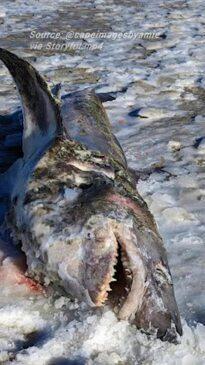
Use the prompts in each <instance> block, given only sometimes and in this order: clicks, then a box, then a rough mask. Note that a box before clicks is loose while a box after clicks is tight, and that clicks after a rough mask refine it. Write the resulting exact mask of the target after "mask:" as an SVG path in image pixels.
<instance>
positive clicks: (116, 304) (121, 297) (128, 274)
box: [107, 242, 133, 313]
mask: <svg viewBox="0 0 205 365" xmlns="http://www.w3.org/2000/svg"><path fill="white" fill-rule="evenodd" d="M132 281H133V274H132V270H131V265H130V261H129V258H128V256H127V254H126V251H125V250H124V249H123V247H122V246H121V245H120V244H119V242H118V250H117V258H116V265H115V266H114V276H113V279H112V281H111V283H110V291H109V294H108V298H107V300H108V303H109V304H111V306H112V307H113V308H114V311H115V312H116V313H119V312H120V309H121V308H122V307H123V304H124V303H125V301H126V299H127V297H128V295H129V293H130V291H131V289H132Z"/></svg>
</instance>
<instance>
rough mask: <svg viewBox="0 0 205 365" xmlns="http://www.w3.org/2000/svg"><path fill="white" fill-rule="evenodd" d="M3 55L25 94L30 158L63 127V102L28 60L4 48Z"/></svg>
mask: <svg viewBox="0 0 205 365" xmlns="http://www.w3.org/2000/svg"><path fill="white" fill-rule="evenodd" d="M0 59H1V61H2V62H3V63H4V64H5V66H6V67H7V68H8V70H9V72H10V73H11V75H12V77H13V79H14V82H15V83H16V86H17V88H18V91H19V94H20V97H21V101H22V106H23V117H24V118H23V141H22V142H23V155H24V160H27V159H29V157H31V156H33V155H35V154H37V156H38V153H39V151H43V150H46V148H47V146H48V145H49V143H50V142H51V141H52V140H53V139H55V137H56V136H57V134H58V132H59V130H60V127H61V117H60V110H59V106H58V104H57V102H56V101H55V99H54V98H53V96H52V95H51V92H50V91H49V89H48V87H47V83H46V82H45V80H44V79H43V78H42V77H41V76H40V75H39V73H38V72H37V71H36V70H35V69H34V67H33V66H31V65H30V64H29V63H28V62H27V61H25V60H23V59H21V58H19V57H18V56H16V55H15V54H13V53H11V52H9V51H7V50H5V49H2V48H0Z"/></svg>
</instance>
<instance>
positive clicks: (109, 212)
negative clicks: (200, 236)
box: [0, 49, 182, 342]
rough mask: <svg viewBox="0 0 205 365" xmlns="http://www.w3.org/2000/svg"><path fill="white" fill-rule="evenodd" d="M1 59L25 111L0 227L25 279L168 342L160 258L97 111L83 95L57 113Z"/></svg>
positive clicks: (2, 55) (40, 87) (38, 87)
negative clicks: (22, 259)
mask: <svg viewBox="0 0 205 365" xmlns="http://www.w3.org/2000/svg"><path fill="white" fill-rule="evenodd" d="M0 59H1V60H2V61H3V62H4V63H5V65H6V66H7V67H8V69H9V71H10V72H11V75H12V76H13V79H14V81H15V83H16V85H17V87H18V90H19V93H20V96H21V100H22V105H23V110H24V118H23V149H22V150H23V156H22V157H20V158H18V159H17V160H16V162H15V163H14V164H13V165H12V166H11V167H10V168H9V169H8V170H7V171H6V172H4V173H3V174H2V175H0V188H1V187H2V189H3V183H4V182H5V180H6V179H7V178H8V177H9V181H10V184H9V193H7V195H9V197H10V207H9V213H8V214H7V218H6V219H7V224H8V225H9V227H10V229H11V231H12V236H13V239H14V240H15V241H17V242H18V241H19V242H20V243H21V245H22V250H23V251H24V252H25V253H26V257H27V264H28V271H29V274H30V276H31V277H32V278H35V279H36V280H38V281H39V282H41V283H43V284H44V285H50V284H51V285H53V287H61V288H63V289H64V290H65V291H66V292H67V293H69V294H71V295H73V296H74V297H77V298H79V299H80V300H83V301H86V302H87V303H88V305H90V306H92V307H100V306H103V305H104V304H105V303H106V304H107V303H108V305H110V306H111V307H112V308H113V310H114V311H115V313H116V315H117V316H118V318H119V319H125V320H129V321H130V322H131V323H134V324H135V325H136V326H137V328H140V329H142V330H144V331H145V332H146V333H148V334H156V335H157V337H158V338H160V339H162V340H167V341H171V342H176V341H177V337H178V334H179V335H182V328H181V322H180V316H179V312H178V308H177V304H176V301H175V296H174V290H173V283H172V277H171V274H170V270H169V266H168V261H167V255H166V251H165V248H164V246H163V242H162V239H161V237H160V235H159V232H158V229H157V226H156V223H155V221H154V218H153V216H152V214H151V213H150V212H149V210H148V207H147V205H146V203H145V202H144V201H143V199H142V198H141V196H140V195H139V194H138V192H137V190H136V187H135V181H134V180H133V177H132V175H131V174H129V170H128V167H127V162H126V158H125V156H124V153H123V151H122V148H121V146H120V145H119V142H118V141H117V140H116V138H115V136H114V135H113V134H112V131H111V126H110V123H109V120H108V117H107V114H106V112H105V109H104V107H103V105H102V103H101V101H100V100H99V98H98V97H97V96H96V95H95V93H94V92H93V91H91V90H84V91H79V92H75V93H72V94H70V95H69V96H68V97H66V98H65V99H64V100H63V101H62V104H61V105H60V103H59V101H58V100H56V99H55V98H53V97H52V96H51V93H50V91H49V89H48V88H47V85H46V83H45V81H44V80H43V79H42V77H41V76H40V75H39V74H38V73H37V71H36V70H34V68H33V67H32V66H30V65H29V64H28V63H27V62H26V61H23V60H21V59H20V58H18V57H17V56H15V55H13V54H11V53H10V52H8V51H5V50H2V49H0ZM17 71H18V72H17ZM25 75H26V80H27V82H26V83H25V81H24V80H25ZM28 85H29V87H28ZM60 112H61V116H60ZM14 174H15V176H16V178H15V179H14V178H13V177H14Z"/></svg>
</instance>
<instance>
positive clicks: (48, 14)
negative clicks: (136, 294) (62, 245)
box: [0, 0, 205, 365]
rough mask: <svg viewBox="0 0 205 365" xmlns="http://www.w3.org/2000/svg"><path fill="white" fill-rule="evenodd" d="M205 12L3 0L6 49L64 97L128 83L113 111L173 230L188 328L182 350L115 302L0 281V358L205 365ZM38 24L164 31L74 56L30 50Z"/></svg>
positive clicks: (192, 6) (162, 224)
mask: <svg viewBox="0 0 205 365" xmlns="http://www.w3.org/2000/svg"><path fill="white" fill-rule="evenodd" d="M204 11H205V5H204V3H203V1H200V0H196V1H189V0H188V1H183V0H182V1H154V2H149V1H144V2H139V3H137V4H136V3H135V2H134V1H128V2H127V5H126V4H125V2H123V1H118V2H117V1H114V0H109V1H108V0H105V1H101V0H96V1H88V0H86V1H85V2H83V3H82V4H81V5H80V4H79V3H78V2H77V1H74V0H73V1H69V2H66V1H59V2H56V1H55V2H54V1H50V2H49V3H48V2H47V3H45V1H43V0H40V1H31V0H27V1H20V0H18V1H2V2H1V7H0V23H1V37H2V41H1V45H2V46H4V47H8V48H10V49H11V50H13V51H16V52H17V53H18V54H19V55H22V56H24V57H27V59H28V60H30V61H31V62H33V64H34V66H35V67H36V68H37V69H38V70H39V71H41V73H42V74H44V75H45V76H46V78H47V80H48V81H49V82H50V81H51V80H52V81H53V82H59V80H63V81H64V84H63V90H62V92H64V91H66V90H74V89H78V88H84V87H87V86H89V85H93V86H94V87H97V88H98V91H100V92H113V91H120V90H123V92H120V93H118V95H117V99H116V100H114V101H111V102H108V103H106V109H107V111H108V114H109V116H110V119H111V121H112V125H113V128H114V131H115V133H116V135H117V137H118V138H119V140H120V142H121V144H122V146H123V148H124V150H125V153H126V156H127V159H128V162H129V165H130V167H132V168H133V169H135V170H136V171H137V174H138V175H139V177H140V179H139V181H138V189H139V191H140V193H141V194H142V196H143V197H144V198H145V200H146V201H147V203H148V205H149V207H150V210H151V211H152V212H153V214H154V216H155V218H156V220H157V223H158V226H159V230H160V233H161V235H162V236H163V239H164V242H165V245H166V248H167V252H168V258H169V262H170V267H171V271H172V275H173V279H174V284H175V293H176V298H177V302H178V305H179V309H180V312H181V315H182V318H183V330H184V335H183V337H182V339H181V343H180V344H179V345H177V346H176V345H173V344H168V343H162V342H161V341H159V340H155V339H148V338H147V337H146V336H145V335H144V334H142V333H140V332H139V331H136V329H135V328H134V327H132V326H130V325H129V324H128V323H127V322H123V321H122V322H119V321H117V319H116V318H115V316H114V314H113V313H112V312H111V311H110V310H109V309H108V308H105V309H104V310H102V311H101V310H97V311H93V310H92V311H88V310H86V308H85V306H84V304H79V303H77V302H75V301H72V300H71V299H69V298H65V297H61V296H58V295H57V294H55V297H53V296H51V297H49V298H43V297H41V296H39V297H38V296H37V297H36V296H34V297H30V298H28V294H27V293H25V292H24V290H23V289H20V288H18V287H13V286H12V285H11V287H9V286H8V287H6V288H5V287H2V286H1V287H0V364H5V365H6V364H14V365H15V364H19V365H20V364H21V365H23V364H25V365H31V364H32V365H34V364H38V365H58V364H59V365H66V364H88V365H91V364H92V365H93V364H94V365H98V364H99V365H112V364H118V365H120V364H121V365H123V364H124V365H128V364H129V365H134V364H136V365H137V364H139V365H151V364H152V365H204V364H205V309H204V307H205V294H204V293H205V276H204V267H205V250H204V245H205V127H204V122H205V106H204V100H205V89H204V87H205V79H204V71H205V63H204V59H205V41H204V20H203V13H204ZM34 12H35V13H36V16H35V17H34V16H33V13H34ZM79 15H81V16H80V17H79ZM111 25H112V28H111ZM33 29H37V30H38V31H46V30H50V31H51V30H55V31H57V30H59V31H61V30H62V29H63V30H65V29H66V30H67V31H69V30H78V31H82V30H83V31H86V30H87V31H92V30H96V29H97V30H104V31H106V30H107V31H110V30H112V31H114V32H121V31H122V32H126V31H129V30H131V31H135V32H159V33H160V34H161V35H162V37H161V38H160V39H159V40H155V41H149V40H142V39H136V40H133V39H130V40H123V39H121V40H115V41H114V40H110V39H107V40H104V45H103V48H102V50H99V51H90V50H88V51H86V50H79V51H74V52H73V53H72V54H71V53H69V54H64V53H62V52H59V53H55V52H48V51H46V50H45V49H44V50H42V51H41V52H37V51H34V50H31V49H30V44H31V40H30V38H29V34H30V31H31V30H33ZM88 42H94V40H93V39H90V40H88ZM98 42H100V41H98ZM34 56H35V57H37V58H35V57H34ZM0 80H1V83H0V109H1V110H2V111H4V112H7V111H9V110H10V111H11V110H13V109H15V107H16V105H18V100H17V96H16V92H15V90H14V87H13V84H12V83H11V79H10V77H9V75H8V73H7V72H6V70H5V68H3V67H2V66H0Z"/></svg>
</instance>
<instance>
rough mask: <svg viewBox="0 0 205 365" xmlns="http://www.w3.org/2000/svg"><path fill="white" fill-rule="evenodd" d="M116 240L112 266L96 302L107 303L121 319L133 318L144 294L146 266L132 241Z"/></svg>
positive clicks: (99, 303) (99, 304) (98, 303)
mask: <svg viewBox="0 0 205 365" xmlns="http://www.w3.org/2000/svg"><path fill="white" fill-rule="evenodd" d="M116 242H117V247H116V251H115V256H114V257H113V260H112V263H111V264H112V267H110V271H109V272H108V274H107V275H106V277H104V280H103V282H102V284H101V287H100V291H99V292H98V295H97V299H98V300H97V303H96V302H95V303H96V304H97V306H102V305H103V304H104V303H107V304H108V305H110V306H111V307H112V308H113V309H114V312H115V313H116V314H117V316H118V317H119V318H120V319H132V318H134V317H135V314H136V312H137V310H138V309H139V307H140V306H141V303H142V297H143V295H144V288H145V277H144V267H143V265H142V261H141V259H140V258H139V256H138V254H136V248H134V247H133V245H132V243H131V242H128V243H127V242H126V244H124V243H123V242H121V241H119V240H116Z"/></svg>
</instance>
